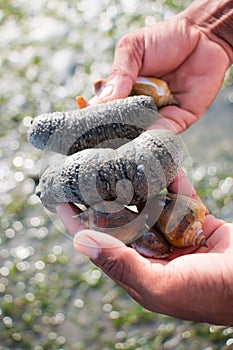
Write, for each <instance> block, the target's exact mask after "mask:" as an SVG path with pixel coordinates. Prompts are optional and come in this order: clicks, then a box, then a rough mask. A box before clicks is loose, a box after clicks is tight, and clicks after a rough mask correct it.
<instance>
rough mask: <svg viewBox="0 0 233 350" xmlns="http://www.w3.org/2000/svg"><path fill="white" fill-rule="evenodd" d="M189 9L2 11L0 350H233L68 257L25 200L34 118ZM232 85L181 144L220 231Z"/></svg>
mask: <svg viewBox="0 0 233 350" xmlns="http://www.w3.org/2000/svg"><path fill="white" fill-rule="evenodd" d="M189 3H190V1H182V0H153V1H152V0H144V1H139V0H127V1H125V0H115V1H113V0H92V1H87V0H83V1H77V0H69V1H68V0H66V1H65V0H47V1H46V0H30V1H26V0H25V1H24V0H15V1H13V0H12V1H10V0H0V4H1V6H0V22H1V29H0V51H1V54H0V63H1V65H0V73H1V78H0V101H1V104H0V111H1V115H0V118H1V123H0V145H1V149H0V155H1V159H0V180H1V182H0V202H1V206H0V214H1V215H0V216H1V218H0V229H1V236H0V242H1V245H0V349H2V350H3V349H4V350H7V349H17V350H21V349H22V350H27V349H30V350H31V349H34V350H47V349H48V350H52V349H56V350H63V349H64V350H65V349H67V350H70V349H72V350H84V349H96V350H107V349H133V350H147V349H174V350H175V349H176V350H177V349H178V350H182V349H190V350H192V349H193V350H194V349H197V350H199V349H203V350H204V349H205V350H215V349H216V350H217V349H218V350H219V349H232V346H233V345H232V344H233V327H217V326H210V325H208V324H204V325H203V324H198V323H193V322H183V321H179V320H175V319H173V318H170V317H166V316H160V315H155V314H152V313H150V312H148V311H146V310H144V309H142V308H141V307H140V306H139V305H137V304H136V303H135V302H134V301H132V300H131V299H130V298H129V297H128V296H127V295H126V294H125V293H124V292H123V291H122V289H121V288H119V287H118V286H116V285H115V284H114V283H113V282H112V281H110V280H109V279H108V278H107V277H106V276H104V275H103V274H102V273H101V272H100V271H99V270H98V269H97V268H96V267H95V266H94V265H92V264H91V263H89V261H88V259H86V258H85V257H83V256H81V255H80V254H78V253H77V252H75V251H74V250H73V248H72V242H71V240H70V239H69V238H67V236H65V235H64V234H63V233H62V232H61V230H59V229H58V228H57V227H59V222H57V225H56V220H58V219H56V217H55V218H53V221H51V220H50V218H49V217H48V216H47V214H46V213H45V211H44V209H43V208H42V206H41V204H40V202H39V200H38V198H37V197H36V196H35V194H34V190H35V184H36V183H37V181H38V175H39V168H40V159H41V152H40V151H38V150H35V149H33V147H32V146H31V145H30V144H29V143H28V142H27V137H26V133H27V128H28V125H29V124H30V121H31V117H33V116H35V115H37V114H40V113H44V112H50V111H55V110H70V109H74V108H76V106H75V100H74V97H75V96H76V95H84V96H85V97H86V98H89V97H91V96H92V94H93V88H92V81H93V80H95V79H97V78H100V77H103V76H106V75H107V74H108V72H109V69H110V66H111V62H112V59H113V53H114V47H115V45H116V43H117V41H118V40H119V38H120V37H121V36H122V35H123V34H125V33H127V32H129V31H133V30H135V29H138V28H140V27H141V26H143V25H150V24H153V23H155V22H156V21H159V20H162V19H166V18H169V17H170V16H172V15H173V14H174V13H175V12H177V11H180V10H181V9H182V8H183V7H185V6H187V5H188V4H189ZM171 53H172V48H171ZM231 83H232V72H231V71H230V70H229V72H228V73H227V76H226V81H225V84H224V88H223V89H222V91H221V92H220V93H219V95H218V97H217V99H216V101H215V102H214V104H213V105H212V106H211V108H210V109H209V111H208V113H206V115H205V116H204V117H203V118H202V119H201V121H199V122H198V123H197V124H196V125H194V126H193V127H191V128H190V129H189V130H188V131H187V132H185V133H184V134H183V140H184V142H185V144H186V146H187V147H188V151H189V154H190V157H189V160H187V162H186V163H187V164H184V167H187V169H190V168H191V169H192V179H193V182H194V184H195V186H196V188H197V190H198V193H199V194H200V196H201V197H202V199H203V201H204V202H205V204H206V205H207V206H208V208H209V209H210V210H211V211H212V212H213V213H215V214H216V215H217V216H219V217H221V218H223V219H225V220H228V221H232V220H233V210H232V208H233V168H232V159H233V141H232V130H233V120H232V115H233V85H231ZM200 99H201V96H200ZM197 103H198V101H197ZM181 302H182V301H181Z"/></svg>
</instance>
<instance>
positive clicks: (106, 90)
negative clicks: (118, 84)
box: [98, 84, 114, 99]
mask: <svg viewBox="0 0 233 350" xmlns="http://www.w3.org/2000/svg"><path fill="white" fill-rule="evenodd" d="M113 89H114V85H111V84H109V85H106V86H105V88H104V89H103V90H102V91H101V92H100V94H99V95H98V98H99V99H102V98H105V97H108V96H110V95H111V94H112V92H113Z"/></svg>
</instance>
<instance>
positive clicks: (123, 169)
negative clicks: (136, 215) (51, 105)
mask: <svg viewBox="0 0 233 350" xmlns="http://www.w3.org/2000/svg"><path fill="white" fill-rule="evenodd" d="M182 156H183V152H182V144H181V141H180V139H179V137H178V136H176V135H174V134H173V133H172V132H171V131H169V130H163V129H157V130H151V131H146V132H143V133H142V134H141V135H140V136H138V137H137V138H135V139H133V140H132V141H130V142H128V143H126V144H124V145H122V146H121V147H119V148H118V149H116V150H113V149H108V148H107V149H103V148H100V149H86V150H82V151H80V152H77V153H75V154H73V155H70V156H68V157H66V158H65V160H64V161H63V162H62V163H61V164H57V165H55V166H51V167H49V168H48V169H47V170H46V171H45V172H44V174H43V175H42V177H41V179H40V183H39V185H38V187H37V194H38V195H39V196H40V198H41V201H42V203H43V205H44V206H45V207H46V208H47V209H49V210H51V211H55V210H56V203H58V202H74V203H80V204H85V205H87V206H90V205H94V204H96V203H98V202H100V201H102V200H111V201H113V200H117V201H118V202H120V203H123V204H125V205H129V204H136V205H137V204H139V203H141V202H145V201H146V200H147V199H148V198H151V197H153V196H155V195H157V194H158V193H159V192H161V190H163V189H164V188H166V187H167V186H168V185H169V184H170V183H171V181H172V180H173V179H174V177H175V176H176V174H177V173H178V170H179V168H180V166H181V162H182Z"/></svg>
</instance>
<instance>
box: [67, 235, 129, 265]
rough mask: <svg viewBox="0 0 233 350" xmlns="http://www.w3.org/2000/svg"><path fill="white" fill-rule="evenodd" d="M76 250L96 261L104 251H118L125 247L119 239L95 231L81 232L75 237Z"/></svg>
mask: <svg viewBox="0 0 233 350" xmlns="http://www.w3.org/2000/svg"><path fill="white" fill-rule="evenodd" d="M73 243H74V248H75V249H76V250H78V251H79V252H80V253H82V254H84V255H86V256H88V257H89V258H91V259H92V260H96V259H97V258H98V256H99V253H100V251H101V250H102V249H108V250H110V249H116V248H121V247H123V246H124V243H122V242H121V241H119V240H118V239H117V238H115V237H113V236H111V235H109V234H106V233H103V232H97V231H93V230H82V231H79V232H78V233H77V234H76V235H75V237H74V241H73Z"/></svg>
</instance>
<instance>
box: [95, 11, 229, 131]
mask: <svg viewBox="0 0 233 350" xmlns="http://www.w3.org/2000/svg"><path fill="white" fill-rule="evenodd" d="M188 19H189V18H188V17H187V14H186V12H181V13H180V14H178V15H176V16H174V17H173V18H172V19H170V20H168V21H164V22H160V23H156V24H155V25H153V26H148V27H144V28H142V29H140V30H138V31H136V32H134V33H130V34H127V35H126V36H124V37H123V38H122V39H121V40H120V41H119V43H118V45H117V47H116V51H115V58H114V62H113V64H112V68H111V72H110V75H109V77H108V80H107V86H106V89H104V90H103V91H102V93H101V94H100V95H99V96H98V97H94V99H93V100H92V101H91V103H103V102H107V101H108V100H111V99H116V98H124V97H126V96H128V95H129V93H130V91H131V89H132V85H133V83H134V82H135V80H136V78H137V76H138V75H141V76H154V77H157V78H161V79H162V80H165V81H166V82H167V83H168V86H169V88H170V90H171V91H172V93H173V95H174V97H175V99H176V100H177V101H178V103H179V105H178V106H166V107H164V108H162V109H160V114H161V115H162V116H164V117H165V118H164V119H163V120H162V123H163V125H164V126H165V127H167V128H171V127H172V128H173V129H174V130H175V132H177V133H180V132H183V131H184V130H185V129H186V128H187V127H189V126H190V125H192V124H193V123H194V122H196V121H197V120H198V119H199V118H200V117H201V116H202V115H203V114H204V112H205V111H206V110H207V108H208V107H209V106H210V104H211V103H212V101H213V100H214V98H215V96H216V94H217V93H218V91H219V89H220V87H221V85H222V81H223V78H224V75H225V72H226V69H227V68H228V67H229V65H230V59H229V55H228V52H227V50H225V47H224V46H222V45H220V44H219V41H215V40H214V39H213V36H208V35H207V34H206V32H205V31H204V30H203V28H200V27H198V26H195V25H193V24H191V23H190V21H189V20H188ZM160 122H161V121H160ZM167 122H168V123H167Z"/></svg>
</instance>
